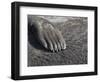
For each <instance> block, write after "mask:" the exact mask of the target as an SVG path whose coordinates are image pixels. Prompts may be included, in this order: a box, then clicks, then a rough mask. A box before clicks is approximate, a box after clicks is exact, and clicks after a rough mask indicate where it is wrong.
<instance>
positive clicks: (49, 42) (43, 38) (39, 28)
mask: <svg viewBox="0 0 100 82" xmlns="http://www.w3.org/2000/svg"><path fill="white" fill-rule="evenodd" d="M28 27H29V28H31V31H32V32H34V33H35V35H36V36H37V40H38V42H39V43H40V44H41V45H42V46H43V47H44V48H46V49H48V50H50V51H52V52H58V51H61V50H63V49H66V43H65V40H64V38H63V36H62V34H61V32H60V31H59V30H58V29H57V28H54V26H53V24H52V23H51V22H49V21H48V20H46V19H44V18H41V17H36V16H30V15H29V16H28ZM34 29H35V30H34ZM33 38H34V37H33Z"/></svg>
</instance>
